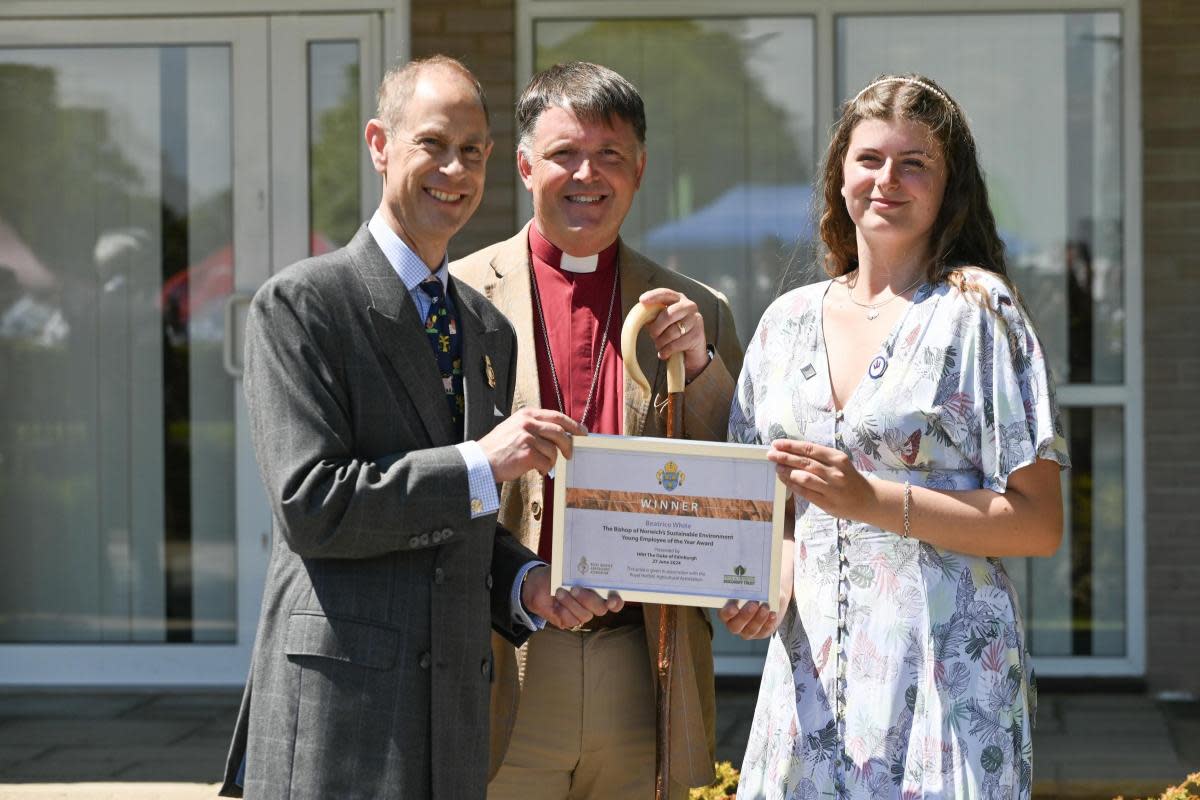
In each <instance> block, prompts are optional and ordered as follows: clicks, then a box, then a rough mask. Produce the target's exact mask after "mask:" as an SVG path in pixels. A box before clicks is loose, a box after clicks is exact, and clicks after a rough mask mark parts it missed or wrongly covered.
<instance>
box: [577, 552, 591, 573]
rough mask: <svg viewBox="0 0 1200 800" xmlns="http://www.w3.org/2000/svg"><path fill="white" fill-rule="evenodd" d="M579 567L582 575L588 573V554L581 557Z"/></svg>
mask: <svg viewBox="0 0 1200 800" xmlns="http://www.w3.org/2000/svg"><path fill="white" fill-rule="evenodd" d="M577 569H578V570H579V574H580V575H587V571H588V563H587V556H581V557H580V559H579V566H578V567H577Z"/></svg>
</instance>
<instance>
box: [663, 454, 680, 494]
mask: <svg viewBox="0 0 1200 800" xmlns="http://www.w3.org/2000/svg"><path fill="white" fill-rule="evenodd" d="M657 477H658V485H659V486H661V487H663V488H664V489H666V490H667V491H668V492H673V491H675V489H676V487H679V486H683V473H682V472H680V471H679V465H678V464H676V463H675V462H674V461H668V462H667V463H666V464H663V468H662V469H660V470H659V471H658V476H657Z"/></svg>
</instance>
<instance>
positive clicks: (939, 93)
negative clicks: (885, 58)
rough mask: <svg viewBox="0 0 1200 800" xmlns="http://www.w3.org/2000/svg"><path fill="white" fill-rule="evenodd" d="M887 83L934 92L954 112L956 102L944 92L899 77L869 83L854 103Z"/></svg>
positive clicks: (922, 82)
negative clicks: (912, 86) (908, 84)
mask: <svg viewBox="0 0 1200 800" xmlns="http://www.w3.org/2000/svg"><path fill="white" fill-rule="evenodd" d="M885 83H911V84H913V85H914V86H920V87H921V88H922V89H924V90H925V91H927V92H932V93H933V94H935V95H937V96H938V97H940V98H942V100H943V101H944V102H945V103H946V105H948V106H950V110H951V111H953V110H954V102H953V101H952V100H951V99H950V98H949V97H947V96H946V94H945V93H944V92H942V91H941V90H939V89H937V88H935V87H933V86H931V85H929V84H928V83H926V82H925V81H921V80H917V79H916V78H898V77H892V78H880V79H879V80H877V81H875V82H874V83H868V84H867V85H866V86H864V87H863V88H862V91H860V92H859V93H858V94H856V95H854V100H853V101H852V102H855V103H857V102H858V99H859V98H860V97H862V96H863V95H864V94H866V93H867V92H868V91H870V90H871V89H874V88H875V87H876V86H882V85H883V84H885Z"/></svg>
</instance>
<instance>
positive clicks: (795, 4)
mask: <svg viewBox="0 0 1200 800" xmlns="http://www.w3.org/2000/svg"><path fill="white" fill-rule="evenodd" d="M515 1H516V17H517V19H516V64H515V68H516V74H515V80H516V85H517V86H524V85H525V83H526V81H528V80H529V77H530V76H531V75H532V74H533V57H534V55H533V30H534V24H535V23H536V22H537V21H538V20H542V19H560V20H569V19H603V18H609V19H613V18H618V19H619V18H647V19H661V18H671V17H678V18H689V19H695V18H704V17H713V18H726V19H728V18H729V17H730V16H731V11H730V6H729V3H728V2H727V0H515ZM1066 12H1117V13H1119V14H1120V15H1121V39H1122V51H1121V62H1122V81H1123V85H1122V87H1121V97H1122V113H1123V119H1122V131H1121V134H1122V137H1123V139H1122V142H1123V154H1122V155H1123V159H1124V160H1123V163H1122V183H1123V186H1122V188H1123V191H1124V208H1123V213H1124V241H1123V247H1124V254H1123V257H1124V265H1125V273H1124V286H1123V290H1124V297H1123V304H1124V311H1125V319H1126V326H1125V341H1124V346H1125V352H1124V365H1125V374H1124V382H1123V383H1122V384H1119V385H1105V386H1092V385H1083V384H1065V385H1060V386H1059V387H1058V401H1059V405H1061V406H1062V407H1063V408H1064V409H1067V408H1075V407H1102V406H1110V407H1118V408H1120V409H1121V410H1122V413H1123V416H1124V431H1123V434H1124V448H1125V460H1124V477H1125V556H1126V558H1125V586H1126V609H1125V655H1124V656H1121V657H1103V656H1055V657H1049V656H1043V657H1039V658H1035V665H1036V668H1037V670H1038V674H1039V675H1042V676H1071V677H1081V676H1114V677H1115V676H1123V677H1124V676H1142V675H1144V674H1145V671H1146V588H1147V587H1146V515H1145V449H1144V434H1143V431H1144V420H1143V414H1144V410H1145V390H1144V386H1145V384H1144V378H1143V373H1144V366H1143V354H1142V343H1143V341H1144V336H1143V327H1144V323H1143V314H1142V269H1143V268H1142V258H1143V250H1142V174H1143V170H1142V133H1141V124H1140V122H1141V118H1142V104H1141V93H1140V87H1141V56H1140V42H1141V27H1140V13H1141V12H1140V4H1139V0H1053V2H1046V3H1038V4H1036V5H1035V4H1032V3H1030V2H1029V0H957V1H955V0H920V1H919V2H914V1H913V0H744V2H741V3H739V4H738V5H737V14H736V16H739V17H741V16H746V17H754V16H792V17H809V18H811V19H812V20H813V23H814V37H815V41H814V45H815V56H816V57H815V65H814V68H815V99H816V109H815V119H816V135H817V141H816V147H817V153H816V155H818V156H819V155H820V153H821V152H822V151H823V150H824V148H825V145H826V143H827V142H828V138H827V137H828V131H829V129H830V126H831V125H832V124H833V122H834V113H835V110H836V107H837V104H838V102H839V101H840V100H841V99H842V98H837V97H834V81H835V77H836V53H835V51H834V42H835V40H836V23H837V18H838V17H839V16H857V15H869V14H878V15H883V14H886V15H889V16H890V15H896V14H913V15H933V14H1004V13H1008V14H1017V13H1025V14H1034V13H1054V14H1058V13H1066ZM516 192H517V202H516V207H517V208H518V209H520V212H521V214H522V218H523V219H524V218H527V217H529V216H531V215H532V207H531V205H530V201H529V196H528V192H526V191H525V190H524V188H523V187H521V186H520V184H518V185H517V187H516ZM761 669H762V659H761V658H760V657H757V656H718V657H717V658H716V671H717V674H724V675H747V674H757V673H759V672H760V671H761Z"/></svg>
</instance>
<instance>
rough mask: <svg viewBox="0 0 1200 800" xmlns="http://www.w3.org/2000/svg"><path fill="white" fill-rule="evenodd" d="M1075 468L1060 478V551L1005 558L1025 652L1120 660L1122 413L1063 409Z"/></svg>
mask: <svg viewBox="0 0 1200 800" xmlns="http://www.w3.org/2000/svg"><path fill="white" fill-rule="evenodd" d="M1063 422H1064V424H1065V427H1066V432H1067V441H1068V442H1069V445H1070V449H1071V460H1072V467H1071V469H1070V470H1068V471H1067V472H1066V473H1064V478H1063V499H1064V501H1065V507H1066V514H1065V518H1064V522H1065V526H1064V527H1065V534H1064V536H1063V543H1062V546H1061V547H1059V549H1058V552H1057V553H1056V554H1055V555H1054V557H1052V558H1048V559H1047V558H1029V559H1008V560H1006V566H1007V567H1008V569H1009V573H1010V574H1011V575H1012V577H1013V580H1014V582H1015V583H1016V584H1017V586H1018V588H1019V589H1020V593H1021V602H1022V608H1023V610H1024V612H1025V621H1026V623H1027V625H1028V631H1029V646H1030V652H1032V653H1033V654H1034V655H1038V656H1072V655H1074V656H1124V655H1125V606H1126V600H1125V598H1126V582H1125V562H1126V555H1125V554H1126V547H1125V468H1124V449H1125V445H1124V437H1123V436H1122V431H1123V430H1124V414H1123V413H1122V411H1121V409H1119V408H1086V407H1085V408H1069V409H1063Z"/></svg>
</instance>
